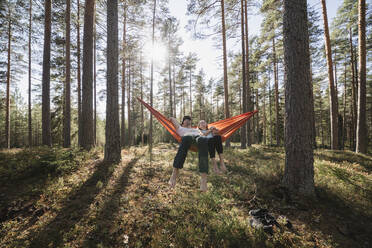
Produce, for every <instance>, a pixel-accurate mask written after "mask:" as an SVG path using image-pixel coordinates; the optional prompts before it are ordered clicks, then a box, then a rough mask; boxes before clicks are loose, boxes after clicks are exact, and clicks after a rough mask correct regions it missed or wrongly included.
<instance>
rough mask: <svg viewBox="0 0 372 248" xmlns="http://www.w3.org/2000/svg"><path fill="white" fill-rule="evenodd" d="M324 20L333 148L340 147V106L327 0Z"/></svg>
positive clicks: (323, 6) (323, 8) (323, 7)
mask: <svg viewBox="0 0 372 248" xmlns="http://www.w3.org/2000/svg"><path fill="white" fill-rule="evenodd" d="M321 3H322V10H323V20H324V39H325V46H326V57H327V67H328V80H329V97H330V100H329V101H330V104H329V105H330V115H331V118H330V121H331V141H332V142H331V149H333V150H337V149H338V107H337V95H336V90H335V86H334V79H333V66H332V51H331V41H330V38H329V30H328V19H327V7H326V3H325V0H321Z"/></svg>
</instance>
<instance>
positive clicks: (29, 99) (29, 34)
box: [28, 0, 32, 147]
mask: <svg viewBox="0 0 372 248" xmlns="http://www.w3.org/2000/svg"><path fill="white" fill-rule="evenodd" d="M29 7H30V9H29V14H30V16H29V24H28V25H29V26H28V28H29V31H28V146H29V147H31V146H32V115H31V114H32V112H31V35H32V0H30V6H29Z"/></svg>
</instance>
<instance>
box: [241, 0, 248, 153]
mask: <svg viewBox="0 0 372 248" xmlns="http://www.w3.org/2000/svg"><path fill="white" fill-rule="evenodd" d="M243 2H244V0H241V1H240V6H241V11H240V12H241V34H242V79H243V80H242V84H243V113H246V112H247V85H246V65H245V63H246V56H245V39H244V38H245V33H244V22H247V21H248V20H247V19H244V3H243ZM239 89H240V87H239ZM240 136H241V137H240V141H241V145H240V147H241V148H242V149H245V148H246V147H247V140H246V137H247V129H246V125H243V126H242V128H241V132H240Z"/></svg>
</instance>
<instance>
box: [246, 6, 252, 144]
mask: <svg viewBox="0 0 372 248" xmlns="http://www.w3.org/2000/svg"><path fill="white" fill-rule="evenodd" d="M247 5H248V4H247V0H244V19H245V66H246V69H245V76H246V90H247V93H246V98H245V100H246V105H247V111H252V106H251V105H252V103H251V88H250V84H249V80H250V75H249V36H248V35H249V32H248V7H247ZM251 122H252V120H248V121H247V124H246V128H247V131H246V136H247V146H251V145H252V140H251Z"/></svg>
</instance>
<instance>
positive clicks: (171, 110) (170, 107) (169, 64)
mask: <svg viewBox="0 0 372 248" xmlns="http://www.w3.org/2000/svg"><path fill="white" fill-rule="evenodd" d="M170 43H171V40H170V37H168V80H169V115H170V116H174V115H173V94H172V70H171V53H170Z"/></svg>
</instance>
